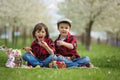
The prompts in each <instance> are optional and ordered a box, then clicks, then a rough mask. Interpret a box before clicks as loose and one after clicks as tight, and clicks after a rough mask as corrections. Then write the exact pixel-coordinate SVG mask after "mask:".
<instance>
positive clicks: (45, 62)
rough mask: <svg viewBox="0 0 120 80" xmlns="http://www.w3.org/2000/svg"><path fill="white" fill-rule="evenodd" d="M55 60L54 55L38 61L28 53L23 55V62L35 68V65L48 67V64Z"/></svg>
mask: <svg viewBox="0 0 120 80" xmlns="http://www.w3.org/2000/svg"><path fill="white" fill-rule="evenodd" d="M53 59H54V60H57V57H56V55H54V54H50V55H49V57H47V58H46V59H45V60H42V59H38V58H36V57H34V56H32V55H31V54H30V53H28V52H27V53H25V54H24V55H23V60H25V61H27V62H28V63H29V64H31V65H32V66H33V67H35V66H36V65H40V66H41V67H48V65H49V63H50V62H51V61H52V60H53Z"/></svg>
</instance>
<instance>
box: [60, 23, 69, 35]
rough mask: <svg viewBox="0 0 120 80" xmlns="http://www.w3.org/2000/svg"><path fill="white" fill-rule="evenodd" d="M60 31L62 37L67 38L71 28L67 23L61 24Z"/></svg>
mask: <svg viewBox="0 0 120 80" xmlns="http://www.w3.org/2000/svg"><path fill="white" fill-rule="evenodd" d="M58 30H59V32H60V35H61V37H66V36H67V35H68V32H69V31H70V26H69V25H68V24H67V23H60V24H59V27H58Z"/></svg>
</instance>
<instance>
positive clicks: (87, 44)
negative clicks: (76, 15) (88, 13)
mask: <svg viewBox="0 0 120 80" xmlns="http://www.w3.org/2000/svg"><path fill="white" fill-rule="evenodd" d="M92 25H93V21H92V20H91V21H90V22H89V23H88V24H87V26H88V27H87V28H86V42H85V47H86V49H87V50H91V35H90V34H91V29H92Z"/></svg>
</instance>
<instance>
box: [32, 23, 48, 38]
mask: <svg viewBox="0 0 120 80" xmlns="http://www.w3.org/2000/svg"><path fill="white" fill-rule="evenodd" d="M42 28H44V29H45V31H46V36H45V37H46V38H49V32H48V28H47V26H46V25H45V24H44V23H38V24H36V25H35V27H34V29H33V32H32V35H33V38H35V32H36V31H37V30H41V29H42Z"/></svg>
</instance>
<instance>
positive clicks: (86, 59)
mask: <svg viewBox="0 0 120 80" xmlns="http://www.w3.org/2000/svg"><path fill="white" fill-rule="evenodd" d="M73 62H74V63H77V64H78V67H81V66H82V65H86V66H89V64H90V58H89V57H88V56H85V57H81V58H75V59H73Z"/></svg>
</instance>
